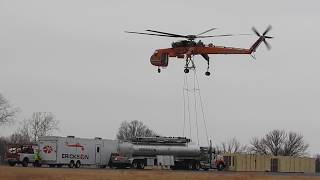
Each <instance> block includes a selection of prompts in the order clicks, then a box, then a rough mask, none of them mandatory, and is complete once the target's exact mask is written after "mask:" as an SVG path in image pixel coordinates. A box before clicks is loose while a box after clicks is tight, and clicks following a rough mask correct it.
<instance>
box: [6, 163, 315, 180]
mask: <svg viewBox="0 0 320 180" xmlns="http://www.w3.org/2000/svg"><path fill="white" fill-rule="evenodd" d="M31 179H32V180H109V179H110V180H111V179H112V180H113V179H114V180H147V179H152V180H153V179H154V180H162V179H163V180H191V179H199V180H209V179H218V180H231V179H232V180H233V179H235V180H246V179H250V180H251V179H252V180H253V179H254V180H277V179H284V180H296V179H297V180H313V179H320V176H312V175H310V176H308V175H292V174H281V175H280V174H279V175H274V174H268V173H235V172H216V171H209V172H192V171H171V170H110V169H86V168H84V169H68V168H60V169H59V168H31V167H30V168H23V167H8V166H0V180H31Z"/></svg>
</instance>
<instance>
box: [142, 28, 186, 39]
mask: <svg viewBox="0 0 320 180" xmlns="http://www.w3.org/2000/svg"><path fill="white" fill-rule="evenodd" d="M146 31H149V32H155V33H160V34H166V35H169V36H176V37H186V36H184V35H180V34H172V33H166V32H161V31H154V30H151V29H148V30H146Z"/></svg>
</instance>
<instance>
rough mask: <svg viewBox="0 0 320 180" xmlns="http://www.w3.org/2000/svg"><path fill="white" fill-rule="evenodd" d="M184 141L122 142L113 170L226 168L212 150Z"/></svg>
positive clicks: (112, 162) (112, 161)
mask: <svg viewBox="0 0 320 180" xmlns="http://www.w3.org/2000/svg"><path fill="white" fill-rule="evenodd" d="M190 141H191V140H190V139H187V138H184V137H140V138H134V139H132V140H130V141H129V142H119V144H118V147H117V152H116V153H112V154H111V159H110V164H109V166H110V167H117V168H126V167H131V168H136V169H144V167H145V166H166V167H170V168H171V169H189V170H191V169H194V170H199V169H204V170H208V169H210V168H217V169H218V170H223V168H224V167H225V165H224V162H223V160H222V158H217V156H216V155H215V154H214V153H213V152H212V148H210V147H200V146H198V145H196V144H193V143H191V142H190Z"/></svg>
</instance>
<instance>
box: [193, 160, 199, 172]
mask: <svg viewBox="0 0 320 180" xmlns="http://www.w3.org/2000/svg"><path fill="white" fill-rule="evenodd" d="M194 170H196V171H199V170H200V163H199V162H196V163H194Z"/></svg>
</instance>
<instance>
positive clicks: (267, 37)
mask: <svg viewBox="0 0 320 180" xmlns="http://www.w3.org/2000/svg"><path fill="white" fill-rule="evenodd" d="M264 38H266V39H272V38H274V37H273V36H264Z"/></svg>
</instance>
